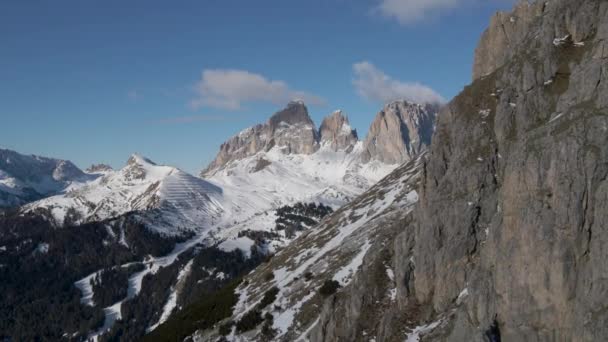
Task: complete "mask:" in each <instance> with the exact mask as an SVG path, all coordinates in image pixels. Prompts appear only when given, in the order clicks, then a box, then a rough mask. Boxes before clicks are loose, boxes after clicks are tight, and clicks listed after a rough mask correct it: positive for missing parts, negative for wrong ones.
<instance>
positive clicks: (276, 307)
mask: <svg viewBox="0 0 608 342" xmlns="http://www.w3.org/2000/svg"><path fill="white" fill-rule="evenodd" d="M421 170H422V155H421V156H419V158H418V159H417V160H414V161H412V162H410V163H408V164H406V165H403V166H401V167H399V168H397V169H396V170H395V171H393V172H392V173H391V174H390V175H388V176H387V177H385V178H384V179H382V180H381V181H380V182H379V183H377V184H376V185H374V186H373V187H371V188H370V189H369V190H367V191H366V192H365V193H363V194H362V195H361V196H359V197H357V198H356V199H354V200H353V201H352V202H351V203H349V204H347V205H346V206H344V207H342V208H340V209H339V210H338V211H336V212H335V213H334V214H333V215H330V216H328V217H327V218H325V219H324V220H323V221H322V222H321V223H320V224H319V225H317V226H315V227H313V228H311V229H310V230H308V231H307V232H305V233H304V234H303V235H302V236H300V237H299V238H297V239H296V240H295V241H293V242H292V243H290V244H289V245H288V246H287V247H285V248H284V249H283V250H281V251H280V252H279V253H277V255H275V256H274V257H273V258H272V259H271V260H270V262H269V263H267V264H263V265H261V266H260V267H258V268H257V269H256V270H255V271H254V272H252V273H251V274H249V275H248V276H247V277H246V278H245V281H244V282H243V283H242V285H241V286H240V287H239V288H238V289H237V293H238V294H239V296H240V299H239V301H238V303H237V305H236V307H235V308H234V313H233V316H232V317H231V320H232V321H234V322H238V321H239V320H240V319H241V318H242V317H243V316H245V315H246V314H247V313H249V312H251V311H252V310H258V311H260V314H261V316H262V317H265V315H266V313H268V314H270V315H272V320H270V321H269V320H268V319H267V320H266V322H270V324H271V325H270V328H271V329H266V331H273V333H274V336H273V337H272V339H271V340H273V341H299V340H308V338H307V335H308V334H309V333H310V332H312V331H313V330H314V328H315V326H316V324H317V322H318V320H319V314H320V310H319V309H320V307H321V306H322V305H323V300H324V295H323V294H322V293H320V291H319V289H320V288H321V287H322V286H323V284H324V282H325V281H331V280H334V281H336V282H337V284H339V285H340V286H342V287H346V286H348V285H349V284H350V283H351V282H352V281H353V279H354V278H355V274H357V272H359V270H360V266H361V265H362V264H363V261H364V259H365V258H366V256H367V255H368V254H369V251H373V250H375V249H379V246H380V245H384V244H391V243H393V241H392V239H393V238H394V234H393V232H395V231H398V225H396V224H395V222H400V221H401V220H403V219H404V217H405V216H406V215H407V214H408V213H409V212H410V211H411V210H412V208H413V207H414V205H415V203H416V202H417V201H418V193H417V184H418V182H419V178H420V175H421ZM384 267H385V268H386V269H384V268H382V269H380V270H379V271H378V272H380V273H382V274H387V292H386V297H385V298H386V301H389V302H390V301H394V294H393V293H394V291H395V287H396V285H395V284H394V282H395V278H394V275H393V270H392V269H391V268H390V265H389V264H388V263H387V264H386V265H385V266H384ZM391 275H392V276H393V278H392V280H390V279H389V278H391ZM269 279H271V280H269ZM273 288H276V289H277V290H278V293H277V296H276V299H275V300H274V301H273V303H271V304H268V305H266V306H265V307H260V302H261V300H262V298H264V297H265V296H267V295H266V294H267V293H269V291H270V290H271V289H273ZM264 324H268V323H264ZM262 325H263V324H259V325H258V327H257V329H253V330H251V331H248V332H240V333H239V332H237V331H236V328H233V331H232V333H231V334H230V335H228V336H227V339H228V340H229V341H259V340H264V339H265V338H268V336H266V335H264V334H265V333H264V332H263V330H264V329H261V328H262ZM218 326H219V325H218ZM217 338H219V336H218V335H217V331H203V332H199V333H198V334H197V335H196V336H195V340H198V341H213V340H215V339H217Z"/></svg>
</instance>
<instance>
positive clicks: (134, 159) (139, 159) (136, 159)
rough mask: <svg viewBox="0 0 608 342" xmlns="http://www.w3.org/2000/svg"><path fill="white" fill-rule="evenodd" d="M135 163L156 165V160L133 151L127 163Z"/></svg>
mask: <svg viewBox="0 0 608 342" xmlns="http://www.w3.org/2000/svg"><path fill="white" fill-rule="evenodd" d="M134 164H137V165H141V166H144V165H156V163H155V162H153V161H151V160H150V159H148V158H146V157H144V156H142V155H141V154H139V153H133V154H132V155H131V156H130V157H129V159H128V160H127V165H134Z"/></svg>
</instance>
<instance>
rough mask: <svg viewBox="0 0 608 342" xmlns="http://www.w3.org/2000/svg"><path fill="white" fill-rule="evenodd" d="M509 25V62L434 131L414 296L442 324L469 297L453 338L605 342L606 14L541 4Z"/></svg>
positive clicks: (594, 5)
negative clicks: (462, 296)
mask: <svg viewBox="0 0 608 342" xmlns="http://www.w3.org/2000/svg"><path fill="white" fill-rule="evenodd" d="M505 17H509V18H510V17H514V18H515V20H516V23H517V20H523V21H526V22H528V23H527V24H526V25H525V28H523V27H522V28H521V32H520V31H519V30H514V31H512V35H511V36H509V41H511V42H521V43H519V44H518V43H515V44H511V45H500V44H499V45H498V47H497V50H496V55H497V56H503V57H501V59H504V61H503V60H501V59H498V60H496V61H495V64H494V65H493V64H492V63H489V64H488V65H487V69H485V70H484V71H486V72H491V73H490V74H489V75H487V76H485V77H481V78H478V79H477V80H476V81H475V82H473V84H472V85H471V86H469V87H467V88H466V89H465V91H464V92H463V93H462V94H460V95H459V96H458V97H456V98H455V99H454V100H453V101H452V102H451V103H450V105H449V106H447V108H445V110H444V111H443V112H442V114H441V115H440V118H439V121H438V125H437V132H436V134H435V136H434V139H435V140H434V141H433V146H432V149H431V155H430V157H429V161H428V164H427V166H426V169H425V174H426V177H425V179H424V180H423V186H422V188H421V201H420V206H419V208H418V210H417V211H416V218H417V220H416V225H415V236H416V245H415V247H414V248H413V258H414V260H415V271H414V278H415V281H414V284H415V285H414V286H413V288H414V292H415V295H414V296H413V298H415V300H416V302H418V303H423V304H425V305H428V306H429V308H430V309H431V310H432V311H434V312H446V311H447V310H448V308H449V307H450V306H452V305H453V303H454V301H455V299H456V298H457V297H458V296H459V293H462V291H464V290H465V289H466V292H467V293H468V297H467V298H466V299H464V300H462V303H461V304H462V305H461V306H459V308H458V310H457V311H456V314H455V316H454V317H453V319H452V320H451V321H452V322H453V325H452V326H451V327H446V329H445V332H446V335H445V338H446V339H449V340H481V339H482V338H483V336H484V334H486V333H492V331H494V333H496V332H497V331H499V332H500V336H502V338H503V340H507V341H534V340H536V341H550V340H557V341H572V340H582V341H592V340H604V339H606V337H607V336H608V330H607V329H606V326H607V325H606V323H607V322H608V314H607V312H608V311H607V310H606V308H608V301H607V300H606V297H605V295H604V289H605V287H606V284H607V283H606V281H605V279H606V278H605V277H606V275H607V274H608V268H607V267H606V266H605V265H606V264H605V261H604V260H605V259H606V256H607V254H606V249H605V247H604V246H605V245H606V243H607V241H608V231H607V230H606V228H607V227H608V225H607V222H608V214H607V213H608V212H607V211H606V208H607V206H608V201H607V200H608V197H607V194H608V182H607V181H606V178H607V176H608V148H607V142H608V135H607V134H606V131H607V129H608V128H607V127H608V116H607V115H608V96H606V94H608V82H607V81H608V69H607V67H608V59H607V58H608V54H607V51H608V50H607V49H606V48H607V45H606V42H607V39H608V2H606V1H597V0H585V1H566V0H561V1H558V0H555V1H549V2H538V3H535V4H533V5H521V6H519V7H518V8H517V9H516V10H515V12H514V13H513V14H511V15H506V16H505ZM518 18H519V19H518ZM492 24H493V25H495V24H496V20H494V21H493V23H492ZM505 25H507V24H505ZM499 31H500V30H496V29H495V28H490V29H489V30H488V32H487V33H486V34H485V35H484V38H483V39H482V43H481V46H482V49H481V50H483V46H484V44H486V42H488V41H496V38H495V37H494V35H500V34H501V33H500V32H499ZM478 51H479V49H478ZM482 58H483V57H482V56H479V55H478V56H477V58H476V60H480V59H482ZM476 76H479V75H476ZM396 257H397V258H405V257H406V255H397V256H396ZM492 326H495V327H496V329H492Z"/></svg>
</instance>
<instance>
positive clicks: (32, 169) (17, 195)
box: [0, 149, 95, 207]
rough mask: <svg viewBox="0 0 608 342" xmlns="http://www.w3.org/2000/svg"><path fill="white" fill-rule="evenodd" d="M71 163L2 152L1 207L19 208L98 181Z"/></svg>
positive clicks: (0, 157) (0, 167) (0, 164)
mask: <svg viewBox="0 0 608 342" xmlns="http://www.w3.org/2000/svg"><path fill="white" fill-rule="evenodd" d="M94 178H95V176H91V175H87V174H85V173H84V172H83V171H82V170H80V169H79V168H78V167H76V165H74V164H73V163H72V162H70V161H68V160H62V159H53V158H46V157H41V156H36V155H29V156H28V155H23V154H20V153H18V152H15V151H11V150H7V149H0V207H15V206H20V205H23V204H25V203H28V202H31V201H35V200H38V199H41V198H44V197H46V196H49V195H51V194H56V193H60V192H62V191H64V190H66V189H67V188H68V187H69V186H70V185H72V184H76V183H83V182H87V181H90V180H92V179H94Z"/></svg>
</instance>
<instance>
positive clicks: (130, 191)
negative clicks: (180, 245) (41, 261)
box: [22, 155, 222, 236]
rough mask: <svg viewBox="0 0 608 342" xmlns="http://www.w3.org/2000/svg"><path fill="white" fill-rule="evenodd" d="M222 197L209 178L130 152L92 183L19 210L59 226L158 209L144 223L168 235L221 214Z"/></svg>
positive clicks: (197, 227) (209, 221)
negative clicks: (39, 213)
mask: <svg viewBox="0 0 608 342" xmlns="http://www.w3.org/2000/svg"><path fill="white" fill-rule="evenodd" d="M221 199H222V190H221V189H220V188H218V187H216V186H214V185H212V184H210V183H209V182H206V181H204V180H202V179H200V178H197V177H194V176H192V175H189V174H188V173H186V172H183V171H181V170H179V169H177V168H174V167H170V166H162V165H156V164H155V163H153V162H152V161H150V160H149V159H146V158H144V157H142V156H139V155H133V156H131V158H129V161H128V162H127V165H126V166H125V167H124V168H122V169H121V170H118V171H107V172H105V173H104V174H103V176H101V177H98V178H96V179H95V180H93V181H91V182H88V183H85V184H81V185H80V186H74V187H72V188H71V189H69V191H67V192H66V193H63V194H60V195H57V196H52V197H48V198H45V199H42V200H40V201H37V202H34V203H31V204H29V205H26V206H25V207H24V208H23V209H22V210H23V211H25V212H29V211H39V210H46V211H48V213H50V215H51V217H52V219H53V220H55V222H56V223H57V224H58V225H62V224H63V223H64V222H66V220H67V219H70V220H71V222H72V223H82V222H90V221H101V220H105V219H109V218H114V217H117V216H120V215H122V214H125V213H127V212H131V211H139V212H142V213H145V212H148V211H154V210H158V211H160V213H161V215H160V216H158V215H155V216H154V217H153V218H149V219H148V220H147V222H148V223H149V225H148V226H149V228H150V229H152V230H156V231H158V232H159V233H162V234H164V235H167V236H173V235H178V234H181V233H183V232H184V231H195V230H200V229H201V228H208V227H209V226H211V225H212V224H213V223H215V220H217V219H219V217H220V215H221V214H222V206H221V203H220V202H221ZM143 218H144V219H146V217H143ZM178 228H179V229H178Z"/></svg>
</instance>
